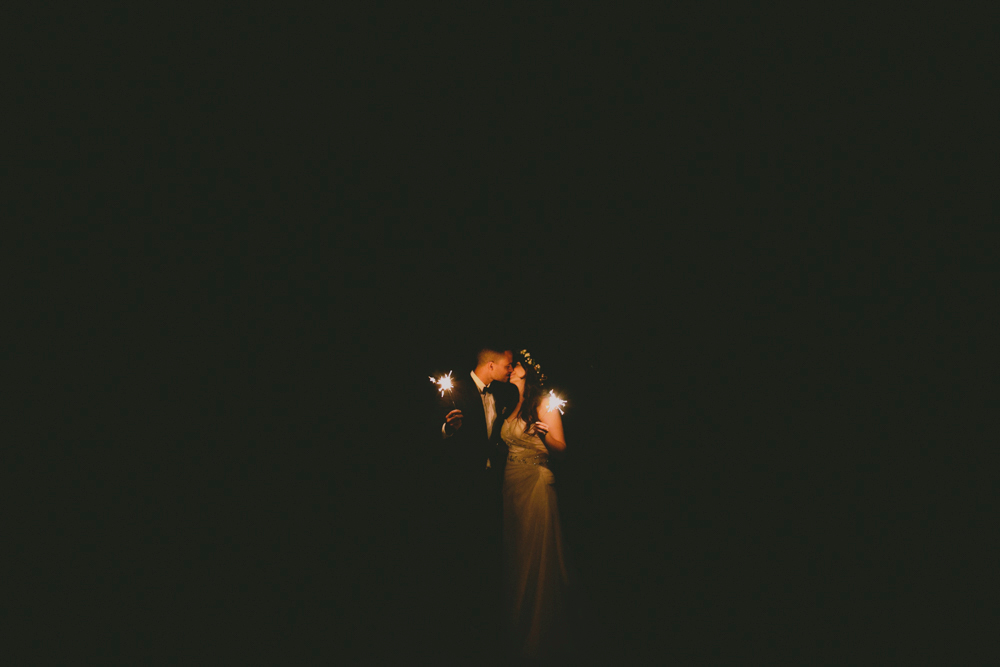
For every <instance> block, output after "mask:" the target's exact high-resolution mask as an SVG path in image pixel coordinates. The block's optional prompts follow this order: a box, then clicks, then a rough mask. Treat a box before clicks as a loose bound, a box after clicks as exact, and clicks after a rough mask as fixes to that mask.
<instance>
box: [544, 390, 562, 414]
mask: <svg viewBox="0 0 1000 667" xmlns="http://www.w3.org/2000/svg"><path fill="white" fill-rule="evenodd" d="M564 405H566V401H564V400H562V399H561V398H559V397H558V396H556V394H555V392H554V391H553V390H552V389H549V409H548V410H546V412H552V411H553V410H556V409H558V410H559V414H561V415H564V414H566V413H565V412H563V409H562V406H564Z"/></svg>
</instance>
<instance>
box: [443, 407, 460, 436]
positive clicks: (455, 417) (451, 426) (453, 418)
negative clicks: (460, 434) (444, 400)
mask: <svg viewBox="0 0 1000 667" xmlns="http://www.w3.org/2000/svg"><path fill="white" fill-rule="evenodd" d="M444 428H445V430H446V431H447V432H448V433H454V432H455V431H457V430H458V429H460V428H462V411H461V410H452V411H451V412H449V413H448V414H447V415H445V418H444Z"/></svg>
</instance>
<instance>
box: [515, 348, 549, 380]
mask: <svg viewBox="0 0 1000 667" xmlns="http://www.w3.org/2000/svg"><path fill="white" fill-rule="evenodd" d="M521 356H522V357H524V360H525V361H526V362H528V365H529V366H531V367H532V368H534V369H535V373H537V374H538V384H539V386H542V387H544V386H545V381H546V380H547V379H548V378H547V377H546V376H545V374H544V373H542V365H541V364H536V363H535V360H534V359H532V358H531V354H530V353H529V352H528V351H527V350H521Z"/></svg>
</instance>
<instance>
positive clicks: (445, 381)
mask: <svg viewBox="0 0 1000 667" xmlns="http://www.w3.org/2000/svg"><path fill="white" fill-rule="evenodd" d="M427 379H428V380H430V381H431V382H433V383H434V384H436V385H437V386H438V388H440V389H441V397H442V398H444V392H446V391H451V388H452V384H451V371H448V374H447V375H442V376H441V377H439V378H438V379H436V380H435V379H434V378H432V377H428V378H427Z"/></svg>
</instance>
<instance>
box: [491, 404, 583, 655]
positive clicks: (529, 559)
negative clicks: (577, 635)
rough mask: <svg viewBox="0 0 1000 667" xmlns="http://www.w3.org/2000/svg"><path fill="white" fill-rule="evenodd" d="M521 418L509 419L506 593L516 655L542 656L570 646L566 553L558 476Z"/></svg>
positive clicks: (506, 431) (504, 435)
mask: <svg viewBox="0 0 1000 667" xmlns="http://www.w3.org/2000/svg"><path fill="white" fill-rule="evenodd" d="M525 427H526V424H525V423H524V421H522V420H521V419H515V420H513V421H505V422H504V423H503V426H502V428H501V431H500V436H501V437H502V438H503V440H504V442H506V443H507V449H508V456H507V468H506V470H505V472H504V483H503V512H504V514H503V516H504V533H503V538H504V560H505V575H506V581H505V593H506V599H507V605H508V606H507V611H508V613H509V617H508V618H509V621H510V629H511V633H512V634H511V638H510V639H511V642H512V646H511V648H512V649H513V656H514V657H515V658H522V659H538V658H545V657H549V656H553V657H554V656H558V655H561V654H563V653H564V652H565V650H566V648H567V647H566V642H567V640H568V636H569V633H568V627H567V625H566V623H567V619H566V608H565V593H566V585H567V573H566V563H565V559H564V556H563V545H562V534H561V529H560V526H559V507H558V505H557V503H556V492H555V489H554V488H553V483H554V481H555V478H554V476H553V475H552V471H551V470H549V468H548V458H549V455H548V451H547V450H546V448H545V445H544V444H543V443H542V441H541V439H540V438H539V437H538V436H537V435H534V434H526V433H525Z"/></svg>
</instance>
